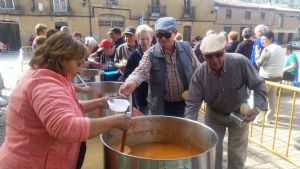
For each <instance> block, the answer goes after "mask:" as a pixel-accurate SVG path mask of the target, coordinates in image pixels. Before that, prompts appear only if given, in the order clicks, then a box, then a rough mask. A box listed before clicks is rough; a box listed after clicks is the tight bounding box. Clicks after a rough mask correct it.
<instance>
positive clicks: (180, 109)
mask: <svg viewBox="0 0 300 169" xmlns="http://www.w3.org/2000/svg"><path fill="white" fill-rule="evenodd" d="M185 106H186V104H185V101H181V102H166V101H165V112H164V115H166V116H175V117H183V115H184V108H185Z"/></svg>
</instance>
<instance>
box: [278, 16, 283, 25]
mask: <svg viewBox="0 0 300 169" xmlns="http://www.w3.org/2000/svg"><path fill="white" fill-rule="evenodd" d="M282 27H283V14H279V17H278V28H282Z"/></svg>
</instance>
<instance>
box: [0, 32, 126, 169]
mask: <svg viewBox="0 0 300 169" xmlns="http://www.w3.org/2000/svg"><path fill="white" fill-rule="evenodd" d="M86 55H88V53H87V50H86V47H85V46H84V45H83V44H81V43H80V42H79V41H77V40H76V39H73V38H72V37H71V35H68V34H65V33H62V32H59V33H56V34H54V35H52V36H51V37H50V38H49V39H48V40H47V41H46V42H45V44H44V45H42V46H41V47H39V48H38V49H37V50H36V52H35V53H34V56H33V58H32V59H31V61H30V65H31V69H30V70H29V71H28V72H27V73H26V74H25V75H24V77H23V78H22V79H21V80H20V81H19V83H18V86H17V87H16V88H15V89H14V91H13V93H12V94H11V96H10V101H9V105H8V117H7V126H6V137H5V141H4V143H3V144H2V146H1V148H0V168H1V169H20V168H22V169H43V168H45V169H56V168H57V169H58V168H59V169H74V168H80V167H78V166H80V164H78V163H77V161H78V157H79V154H80V153H79V152H80V151H81V150H80V148H81V142H84V141H85V140H87V139H89V138H92V137H95V136H98V135H99V134H100V133H102V132H105V131H108V130H110V129H112V128H119V129H121V130H127V129H128V127H129V125H128V123H126V121H125V118H126V117H125V115H123V114H119V115H115V116H110V117H104V118H94V119H89V118H86V117H84V112H88V111H90V110H92V109H94V108H97V107H99V106H101V107H105V108H107V107H108V104H107V99H108V98H99V99H94V100H89V101H82V102H79V101H78V99H77V97H76V94H75V90H74V88H73V86H72V84H71V82H70V80H71V76H72V75H74V74H76V73H77V72H80V70H81V65H82V63H83V59H84V57H85V56H86ZM81 162H82V161H81Z"/></svg>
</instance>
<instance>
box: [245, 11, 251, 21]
mask: <svg viewBox="0 0 300 169" xmlns="http://www.w3.org/2000/svg"><path fill="white" fill-rule="evenodd" d="M250 19H251V12H250V11H245V20H250Z"/></svg>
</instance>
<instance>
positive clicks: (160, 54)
mask: <svg viewBox="0 0 300 169" xmlns="http://www.w3.org/2000/svg"><path fill="white" fill-rule="evenodd" d="M176 25H177V24H176V20H175V19H174V18H172V17H164V18H160V19H158V20H157V21H156V23H155V33H156V37H157V40H158V42H157V43H156V44H155V45H154V46H152V47H151V48H150V49H149V50H148V51H146V52H145V53H144V56H143V58H142V60H141V61H140V64H139V66H138V67H137V68H136V69H135V71H134V72H133V73H132V74H131V75H130V76H129V77H128V78H127V79H126V81H125V83H124V84H123V85H122V86H121V87H120V90H119V93H120V94H121V95H130V94H131V93H132V92H133V91H134V90H135V88H136V87H138V86H139V85H140V84H141V83H142V82H143V81H149V91H148V97H147V101H148V108H149V111H150V114H154V115H168V116H177V117H183V114H184V108H185V101H184V99H183V97H182V93H183V92H184V91H186V90H188V85H189V82H190V80H191V77H192V74H193V72H194V71H195V70H196V68H197V66H198V65H200V63H199V62H198V60H197V58H196V56H195V54H194V52H193V51H192V49H191V47H190V46H189V44H187V43H186V42H178V41H176V42H175V40H174V37H175V35H176V33H177V29H176Z"/></svg>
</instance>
